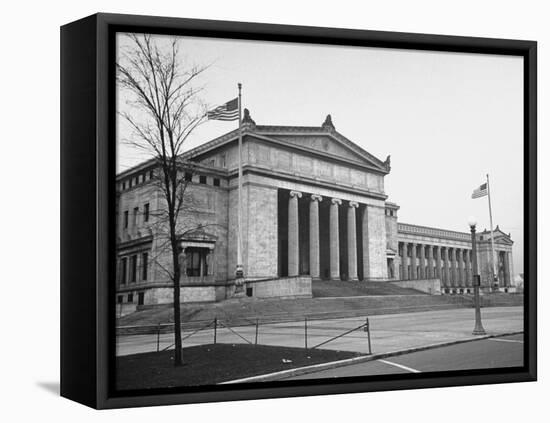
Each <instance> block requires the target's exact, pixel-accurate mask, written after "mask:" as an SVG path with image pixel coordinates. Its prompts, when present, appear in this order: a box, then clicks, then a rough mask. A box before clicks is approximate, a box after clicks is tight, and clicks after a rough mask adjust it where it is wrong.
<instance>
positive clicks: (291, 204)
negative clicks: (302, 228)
mask: <svg viewBox="0 0 550 423" xmlns="http://www.w3.org/2000/svg"><path fill="white" fill-rule="evenodd" d="M301 197H302V193H301V192H298V191H290V199H289V200H288V276H298V274H299V271H300V239H299V227H298V199H299V198H301Z"/></svg>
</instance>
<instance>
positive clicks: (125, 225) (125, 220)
mask: <svg viewBox="0 0 550 423" xmlns="http://www.w3.org/2000/svg"><path fill="white" fill-rule="evenodd" d="M124 229H128V210H126V211H125V212H124Z"/></svg>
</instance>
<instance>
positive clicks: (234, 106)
mask: <svg viewBox="0 0 550 423" xmlns="http://www.w3.org/2000/svg"><path fill="white" fill-rule="evenodd" d="M206 116H207V118H208V119H209V120H226V121H227V120H237V119H239V98H238V97H235V98H234V99H233V100H229V101H228V102H227V103H225V104H222V105H221V106H218V107H216V108H215V109H212V110H210V111H208V113H207V114H206Z"/></svg>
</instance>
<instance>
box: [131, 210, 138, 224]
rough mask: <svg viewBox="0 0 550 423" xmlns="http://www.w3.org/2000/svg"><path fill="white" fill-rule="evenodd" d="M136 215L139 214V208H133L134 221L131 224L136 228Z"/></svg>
mask: <svg viewBox="0 0 550 423" xmlns="http://www.w3.org/2000/svg"><path fill="white" fill-rule="evenodd" d="M138 213H139V207H134V221H133V222H132V224H133V225H134V226H137V224H138Z"/></svg>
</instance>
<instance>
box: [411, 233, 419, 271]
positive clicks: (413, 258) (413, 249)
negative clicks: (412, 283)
mask: <svg viewBox="0 0 550 423" xmlns="http://www.w3.org/2000/svg"><path fill="white" fill-rule="evenodd" d="M411 279H418V276H417V273H416V244H415V243H414V242H413V243H412V244H411Z"/></svg>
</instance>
